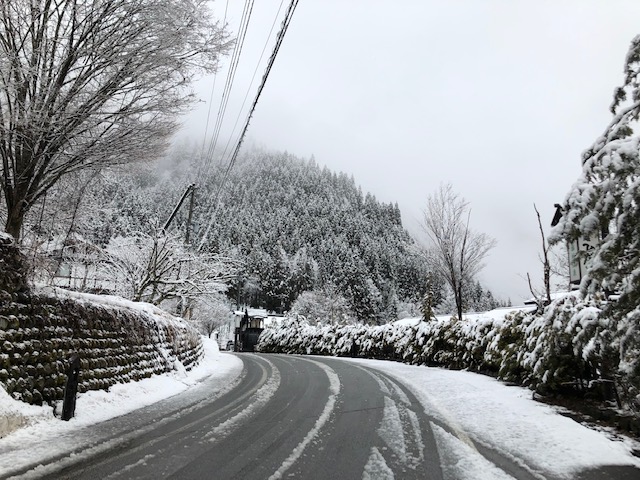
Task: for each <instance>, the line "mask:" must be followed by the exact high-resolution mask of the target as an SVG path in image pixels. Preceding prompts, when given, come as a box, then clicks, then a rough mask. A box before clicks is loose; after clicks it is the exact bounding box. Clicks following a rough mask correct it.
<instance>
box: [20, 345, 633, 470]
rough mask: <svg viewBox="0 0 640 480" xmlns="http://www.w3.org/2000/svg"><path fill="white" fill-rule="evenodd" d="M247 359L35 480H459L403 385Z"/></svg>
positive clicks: (508, 466) (294, 362)
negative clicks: (228, 376)
mask: <svg viewBox="0 0 640 480" xmlns="http://www.w3.org/2000/svg"><path fill="white" fill-rule="evenodd" d="M240 358H241V359H242V361H243V362H244V370H243V374H242V376H241V377H240V378H239V380H238V381H237V382H236V383H235V384H234V385H232V386H231V388H229V389H228V390H227V391H226V392H225V393H223V394H222V395H219V396H217V397H215V398H208V397H207V396H206V395H203V396H202V398H199V399H198V400H197V401H193V402H192V403H190V404H187V405H185V404H181V405H178V404H177V403H176V404H173V406H171V405H172V404H171V402H169V403H165V404H163V406H162V407H158V408H157V409H156V410H155V411H154V409H147V410H145V411H144V412H143V413H136V412H133V413H131V414H129V415H127V416H125V417H120V418H118V419H114V420H113V421H111V422H105V423H104V424H101V425H99V426H96V427H95V428H94V431H93V433H94V435H95V438H96V439H97V440H94V441H92V442H91V443H90V446H89V447H88V448H87V450H86V451H77V452H74V453H73V454H71V455H65V456H63V457H61V458H56V459H51V460H52V461H51V462H50V464H49V465H46V466H45V467H42V468H40V469H38V470H35V471H33V470H32V471H30V472H27V476H28V477H38V476H39V477H40V478H52V479H54V478H55V479H64V478H69V479H92V480H93V479H142V478H144V479H165V478H173V479H243V480H244V479H247V480H250V479H271V478H273V479H276V478H290V479H381V480H382V479H384V480H386V479H391V478H396V479H434V480H438V479H445V480H454V479H455V478H456V476H455V474H452V473H451V472H452V470H451V469H450V465H449V464H450V463H451V458H450V457H451V455H450V453H451V452H448V451H447V449H446V445H443V444H442V442H440V443H439V442H438V440H437V439H438V435H440V436H442V435H443V433H442V432H447V433H449V434H452V435H456V436H457V437H460V432H457V431H455V429H454V428H452V427H450V426H449V425H446V424H443V423H442V422H440V421H438V420H436V419H435V418H432V417H430V416H429V415H428V413H425V412H424V409H423V407H422V406H421V405H420V403H419V402H418V401H417V400H416V398H415V397H414V396H413V394H412V393H411V392H410V390H409V389H407V387H406V386H405V385H403V384H402V383H401V382H400V381H398V380H396V379H393V378H391V377H389V376H387V375H385V374H383V373H381V372H379V371H376V370H373V369H369V368H366V367H363V366H361V365H358V364H355V363H351V362H345V361H342V360H340V359H334V358H322V357H313V358H311V357H298V356H280V355H259V354H240ZM445 435H446V433H445ZM463 440H465V441H469V442H470V440H468V439H463ZM471 443H473V442H471ZM472 446H473V448H474V450H475V451H477V453H479V454H480V455H482V456H483V457H484V458H486V459H488V460H489V461H490V463H491V464H492V465H493V467H496V468H498V469H500V470H502V471H503V472H504V473H505V474H506V475H505V477H504V478H509V476H510V477H512V478H516V479H519V480H539V479H541V478H542V479H544V478H546V479H551V478H552V477H549V476H545V475H544V472H532V471H530V470H529V469H527V468H526V466H523V465H521V462H518V461H517V460H514V459H510V458H506V457H505V456H503V455H502V454H501V453H500V452H498V451H496V450H493V449H491V448H488V447H484V446H481V445H479V444H477V443H476V444H473V445H472ZM14 473H20V472H14ZM23 473H24V472H23ZM637 473H638V471H637V470H632V469H624V468H622V469H620V468H618V469H616V468H613V469H600V470H598V471H594V472H585V473H584V474H583V475H582V476H580V477H579V478H581V479H609V478H611V479H614V478H615V479H620V480H622V479H632V478H639V477H638V476H637ZM469 478H474V477H473V476H471V477H469ZM476 478H480V479H481V478H482V476H481V475H480V474H479V476H478V477H476Z"/></svg>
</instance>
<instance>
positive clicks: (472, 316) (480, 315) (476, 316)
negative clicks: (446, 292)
mask: <svg viewBox="0 0 640 480" xmlns="http://www.w3.org/2000/svg"><path fill="white" fill-rule="evenodd" d="M566 295H568V294H564V296H566ZM558 298H559V297H558ZM535 309H536V307H535V306H531V305H523V306H520V307H499V308H495V309H493V310H489V311H487V312H470V313H465V314H464V316H463V318H464V319H465V320H468V321H471V322H477V321H480V320H493V321H496V322H498V321H503V320H504V317H505V316H506V315H508V314H509V313H516V312H520V311H523V310H524V311H532V310H535ZM452 316H453V315H436V320H437V321H438V322H448V321H449V320H450V319H451V317H452ZM420 322H422V317H412V318H403V319H402V320H396V321H395V322H393V324H394V325H405V326H407V327H413V326H416V325H418V324H419V323H420Z"/></svg>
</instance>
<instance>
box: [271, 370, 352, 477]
mask: <svg viewBox="0 0 640 480" xmlns="http://www.w3.org/2000/svg"><path fill="white" fill-rule="evenodd" d="M302 360H304V361H307V362H311V363H313V364H315V365H316V366H318V367H319V368H321V369H322V370H323V371H324V373H325V374H326V375H327V377H328V378H329V390H330V392H331V394H330V395H329V399H328V400H327V403H326V405H325V407H324V410H323V411H322V413H321V414H320V417H318V420H316V423H315V425H314V426H313V428H312V429H311V430H310V431H309V433H307V435H306V436H305V437H304V439H303V440H302V442H300V443H299V444H298V446H296V448H294V449H293V452H291V455H289V457H287V458H286V459H285V461H284V462H282V465H280V467H279V468H278V469H277V470H276V471H275V472H274V473H273V475H271V476H270V477H269V480H276V479H280V478H282V477H283V475H284V473H285V472H286V471H287V470H288V469H289V468H291V466H292V465H293V464H294V463H295V462H296V461H297V460H298V459H299V458H300V456H301V455H302V453H303V452H304V449H305V448H307V446H308V445H309V444H310V443H311V441H312V440H313V439H314V438H315V437H316V436H317V435H318V433H319V432H320V430H321V429H322V427H324V426H325V424H326V423H327V421H328V420H329V418H330V417H331V414H332V413H333V410H334V409H335V405H336V398H337V396H338V394H339V393H340V379H339V378H338V375H337V374H336V373H335V372H334V371H333V369H332V368H331V367H329V366H327V365H325V364H324V363H321V362H316V361H315V360H309V359H308V358H303V359H302Z"/></svg>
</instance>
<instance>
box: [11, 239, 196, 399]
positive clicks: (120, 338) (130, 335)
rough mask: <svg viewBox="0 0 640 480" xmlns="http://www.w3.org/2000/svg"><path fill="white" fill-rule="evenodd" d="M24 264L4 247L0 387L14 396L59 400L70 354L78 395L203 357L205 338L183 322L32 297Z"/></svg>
mask: <svg viewBox="0 0 640 480" xmlns="http://www.w3.org/2000/svg"><path fill="white" fill-rule="evenodd" d="M1 241H2V238H0V242H1ZM21 262H23V259H22V258H21V256H20V254H19V252H18V251H17V249H16V248H15V247H14V246H12V245H11V244H8V243H7V242H5V243H0V384H2V386H4V388H5V389H6V391H7V392H8V393H9V394H11V395H12V396H13V397H14V398H16V399H18V400H23V401H25V402H27V403H32V404H37V405H41V404H42V403H52V402H54V401H57V400H61V399H62V398H63V393H64V386H65V382H66V378H67V377H66V373H65V372H66V370H67V368H68V359H69V357H70V356H71V355H72V354H73V353H77V354H78V355H79V356H80V366H81V370H80V376H79V385H78V390H79V391H80V392H85V391H87V390H98V389H107V388H109V387H110V386H111V385H113V384H115V383H123V382H129V381H132V380H139V379H142V378H146V377H150V376H151V375H154V374H159V373H164V372H168V371H171V370H173V369H174V368H175V362H176V361H179V362H181V363H182V365H184V367H185V368H186V369H187V370H189V369H190V368H191V367H193V366H194V365H195V364H197V362H198V361H199V360H200V358H201V357H202V354H203V351H202V348H203V347H202V342H201V340H200V335H199V334H198V333H197V332H196V331H195V330H194V329H193V328H192V327H190V326H189V325H187V324H186V323H184V322H183V321H181V320H180V319H172V320H164V321H160V322H158V321H156V320H155V319H154V318H152V317H151V316H150V315H147V314H146V313H144V312H142V311H138V310H132V309H127V308H125V307H117V306H109V305H101V304H95V303H89V302H83V303H80V302H77V301H75V300H71V299H59V298H55V297H51V296H46V295H34V294H32V293H30V292H29V290H28V288H27V284H26V282H25V281H24V277H23V276H22V275H21V274H20V273H16V272H15V270H12V269H16V268H18V269H19V270H20V269H21V268H23V266H21Z"/></svg>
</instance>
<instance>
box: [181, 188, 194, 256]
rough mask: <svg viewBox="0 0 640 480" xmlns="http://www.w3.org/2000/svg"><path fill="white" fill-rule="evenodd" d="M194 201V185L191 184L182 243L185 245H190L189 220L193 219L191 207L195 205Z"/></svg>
mask: <svg viewBox="0 0 640 480" xmlns="http://www.w3.org/2000/svg"><path fill="white" fill-rule="evenodd" d="M195 199H196V184H195V183H193V184H191V199H190V200H189V215H188V216H187V228H186V230H187V231H186V233H185V235H184V243H186V244H187V245H189V244H190V236H189V233H190V231H191V218H192V217H193V207H194V205H195Z"/></svg>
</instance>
